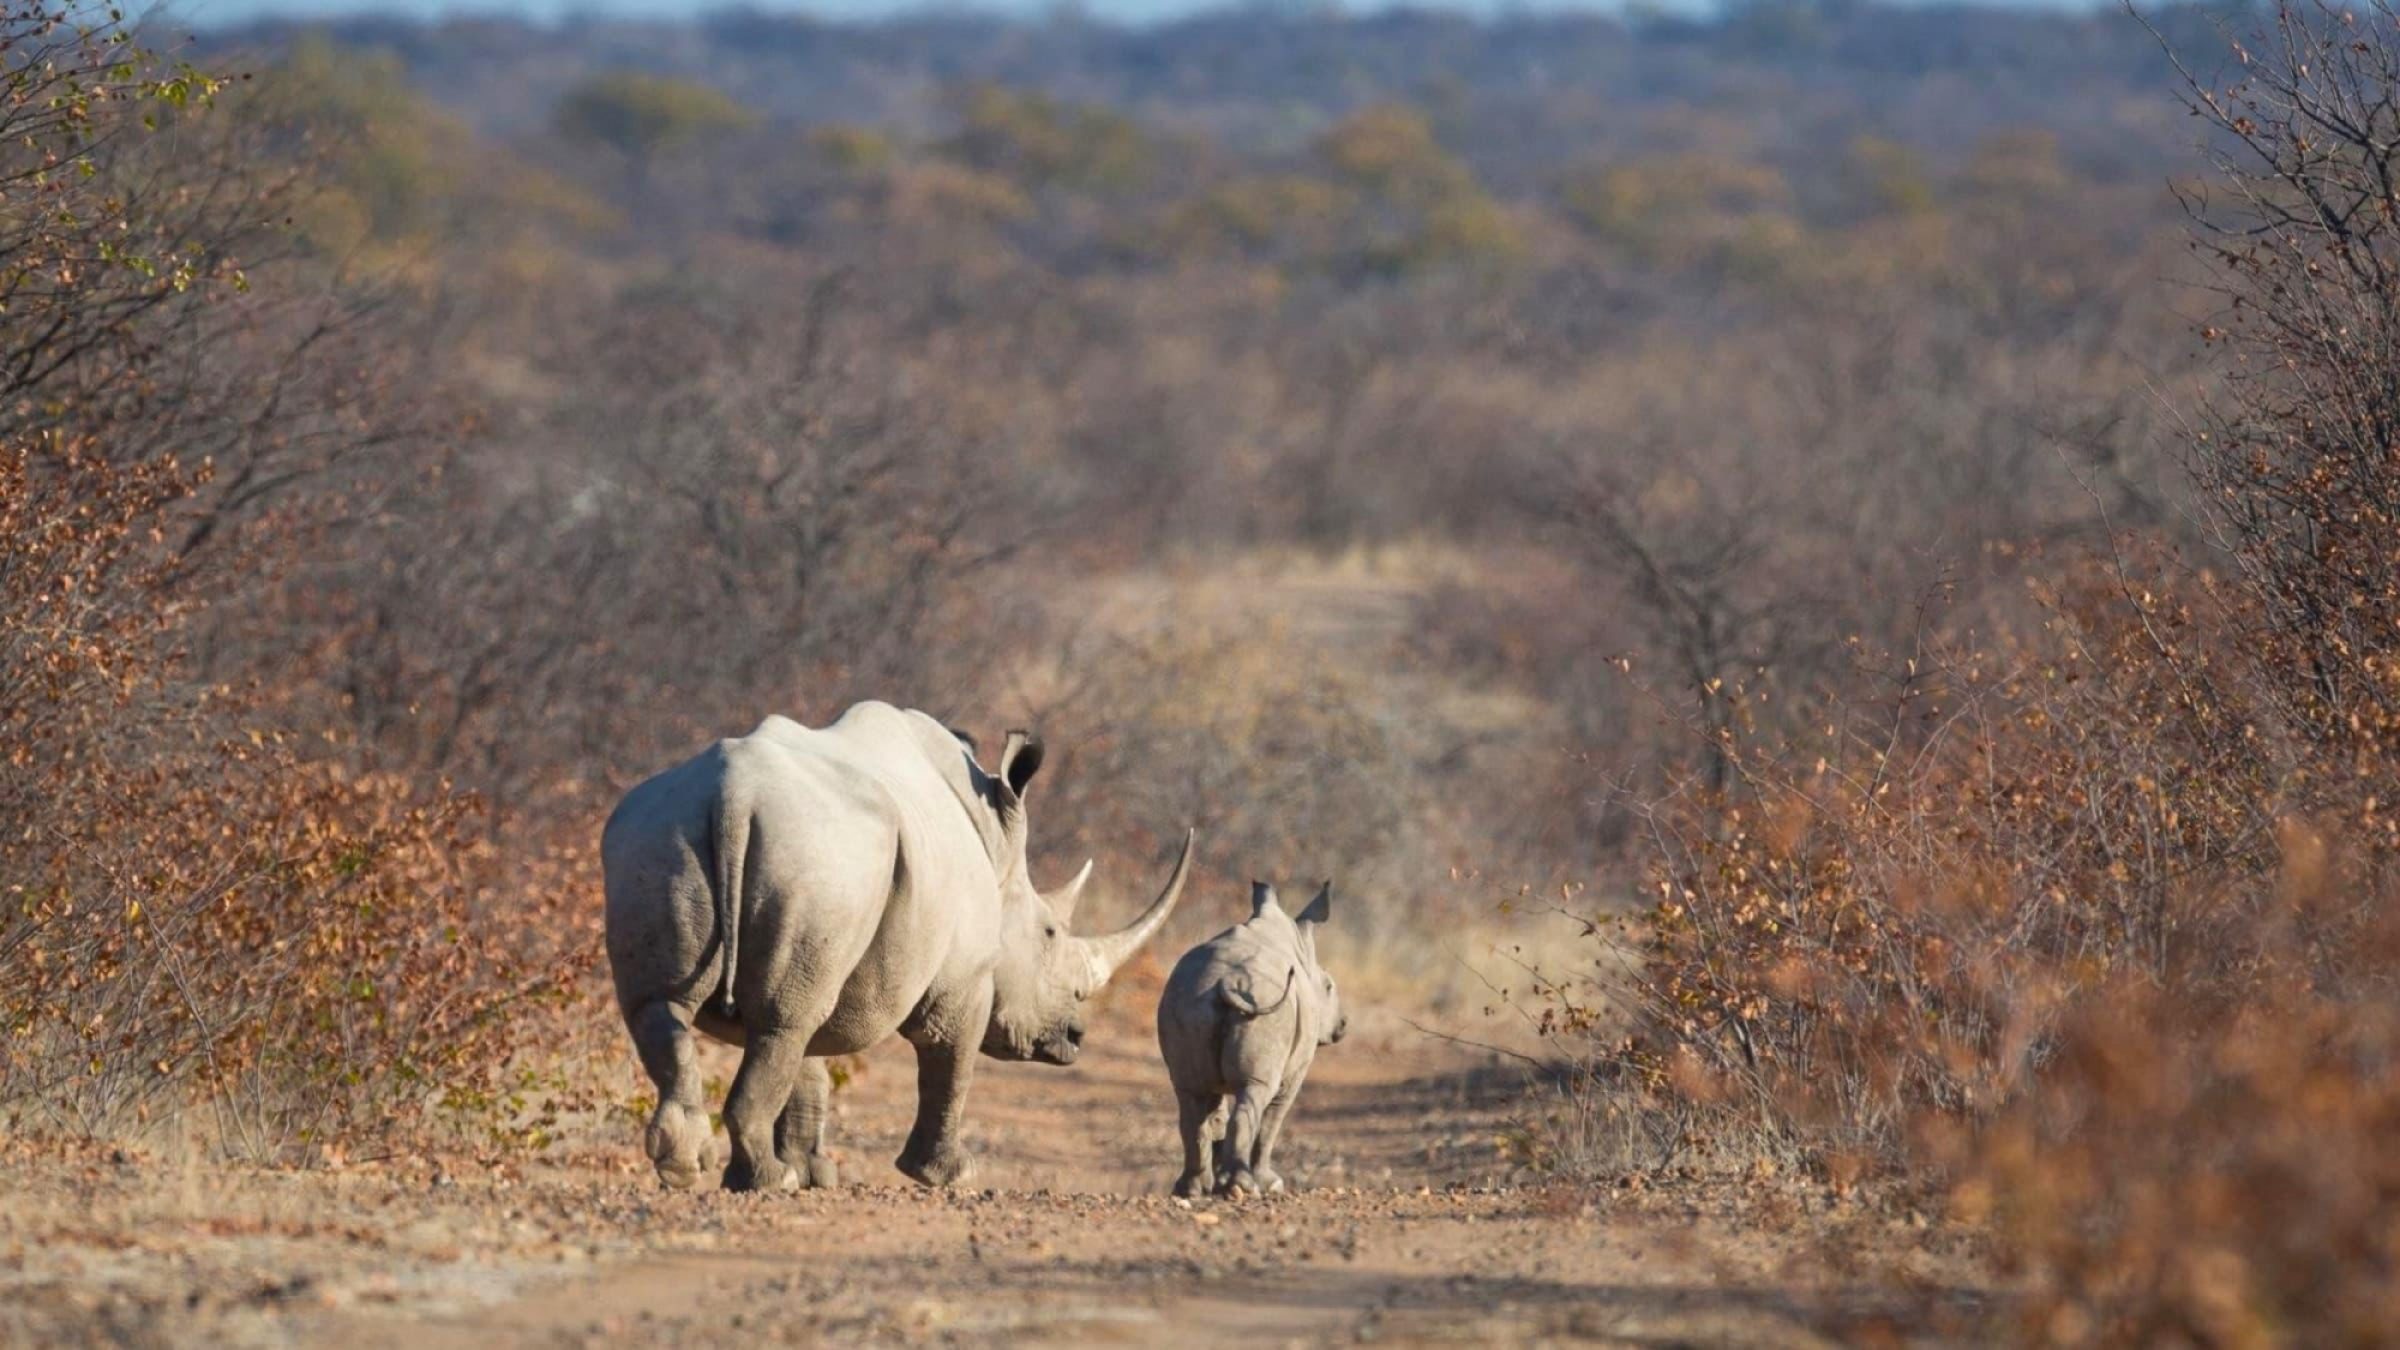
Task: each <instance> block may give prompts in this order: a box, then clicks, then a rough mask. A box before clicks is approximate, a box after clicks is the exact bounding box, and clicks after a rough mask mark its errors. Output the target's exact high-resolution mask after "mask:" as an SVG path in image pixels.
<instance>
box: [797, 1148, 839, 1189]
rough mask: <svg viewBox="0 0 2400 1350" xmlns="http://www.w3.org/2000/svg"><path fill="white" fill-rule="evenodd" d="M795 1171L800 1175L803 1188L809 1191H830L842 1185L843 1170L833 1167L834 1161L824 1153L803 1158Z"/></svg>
mask: <svg viewBox="0 0 2400 1350" xmlns="http://www.w3.org/2000/svg"><path fill="white" fill-rule="evenodd" d="M793 1170H794V1171H795V1172H797V1173H798V1174H799V1176H800V1184H801V1186H803V1187H805V1188H806V1189H808V1190H812V1191H830V1190H834V1189H836V1188H837V1187H839V1186H840V1185H841V1184H842V1173H841V1169H840V1168H838V1167H836V1166H834V1165H833V1159H831V1158H828V1157H826V1156H825V1155H824V1154H822V1153H812V1154H809V1155H808V1156H807V1157H805V1158H802V1159H801V1160H800V1163H799V1165H798V1166H796V1167H794V1168H793Z"/></svg>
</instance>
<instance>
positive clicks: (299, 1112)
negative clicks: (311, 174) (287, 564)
mask: <svg viewBox="0 0 2400 1350" xmlns="http://www.w3.org/2000/svg"><path fill="white" fill-rule="evenodd" d="M79 17H94V16H79V15H78V14H77V13H76V12H74V11H72V10H68V9H61V8H57V7H52V6H46V5H39V4H36V5H27V6H19V7H15V8H9V9H5V10H0V53H5V56H4V57H0V62H5V64H4V65H0V72H4V73H5V75H6V78H7V81H8V90H9V98H8V99H6V100H5V101H0V132H5V145H4V147H0V303H4V304H5V306H6V308H7V310H8V313H9V317H10V323H9V325H8V329H7V332H8V337H7V340H6V342H5V343H0V356H4V357H5V360H0V394H4V395H5V401H6V408H5V410H4V413H5V416H4V417H0V658H4V659H0V899H4V901H5V909H4V910H0V1027H5V1029H6V1039H5V1041H4V1042H0V1106H4V1107H5V1109H7V1110H8V1111H9V1113H10V1115H11V1117H12V1119H13V1120H14V1121H15V1122H17V1123H18V1124H20V1125H23V1124H31V1125H33V1126H35V1127H37V1128H40V1127H48V1128H64V1129H68V1130H72V1131H76V1132H79V1133H84V1134H112V1135H113V1134H124V1133H129V1132H135V1131H138V1130H140V1129H141V1128H142V1127H143V1126H144V1125H145V1124H151V1123H157V1122H159V1121H161V1119H162V1118H163V1117H168V1116H172V1115H174V1114H176V1113H178V1112H180V1111H181V1110H183V1109H184V1108H186V1107H188V1106H191V1105H194V1104H196V1103H200V1102H205V1103H206V1104H207V1105H208V1107H209V1108H210V1109H211V1110H212V1111H213V1113H214V1119H215V1123H216V1127H217V1128H216V1132H215V1142H216V1143H217V1144H218V1145H219V1146H220V1147H221V1148H223V1149H224V1150H226V1151H229V1152H232V1153H237V1154H240V1155H243V1156H247V1157H251V1158H257V1159H288V1158H292V1157H295V1156H298V1155H299V1154H300V1152H301V1151H302V1150H303V1149H304V1148H308V1147H327V1148H333V1149H337V1150H338V1149H339V1148H343V1147H357V1146H361V1145H366V1144H370V1143H377V1142H381V1143H390V1142H392V1141H394V1140H395V1139H397V1138H398V1137H399V1136H401V1135H402V1134H403V1133H404V1132H407V1131H410V1130H411V1129H412V1128H413V1127H415V1126H418V1125H421V1124H423V1123H425V1122H427V1121H428V1120H430V1119H434V1118H439V1119H443V1120H448V1121H454V1122H459V1123H462V1124H466V1125H471V1126H475V1127H493V1126H501V1125H507V1124H511V1123H514V1122H513V1120H512V1119H511V1117H512V1113H513V1108H514V1107H516V1106H517V1105H518V1104H519V1103H518V1101H517V1100H515V1099H514V1098H513V1097H512V1095H511V1094H510V1093H509V1092H508V1091H507V1090H506V1089H507V1088H508V1087H509V1086H510V1080H509V1079H508V1078H506V1077H505V1075H509V1074H512V1073H517V1072H520V1070H521V1066H519V1065H516V1064H513V1063H512V1062H511V1059H510V1056H509V1055H508V1053H507V1047H506V1043H504V1041H503V1040H502V1033H503V1031H504V1030H506V1029H507V1028H506V1027H505V1026H504V1024H503V1022H502V1018H503V1017H504V1016H510V1017H513V1016H515V1015H516V1014H517V1011H518V1007H519V1005H520V1004H522V1003H524V1002H525V1001H526V1000H529V999H533V998H536V997H539V996H542V995H545V994H547V993H549V992H551V991H553V990H555V989H557V988H558V987H559V986H560V984H561V980H560V977H559V972H558V971H557V970H554V969H552V968H551V967H552V966H553V965H554V964H555V963H556V957H555V953H556V952H558V951H559V950H561V948H559V947H555V946H553V945H552V944H551V942H550V941H549V940H548V939H549V937H550V935H551V931H552V927H556V926H550V927H545V926H544V925H542V924H540V923H539V922H535V923H534V924H532V925H531V926H530V931H531V932H532V933H533V934H534V935H535V937H534V939H533V940H530V941H529V940H527V939H526V938H525V937H523V936H521V935H518V934H500V933H496V932H493V931H492V930H491V928H490V925H489V923H488V922H487V921H486V920H485V918H484V916H483V914H482V913H481V911H482V909H483V908H484V905H485V901H484V899H483V898H482V897H481V896H480V895H479V894H478V891H477V881H478V874H479V873H480V872H481V871H482V870H483V868H484V867H485V866H486V860H484V859H483V858H482V857H481V856H480V855H478V854H477V853H476V852H474V851H473V850H471V849H468V848H465V847H463V846H462V839H461V835H460V831H459V829H458V826H459V824H460V822H461V821H462V820H463V819H464V818H465V817H466V815H467V813H468V812H469V810H470V808H471V806H472V803H471V801H469V800H468V799H466V798H463V797H460V796H458V795H456V794H454V793H452V792H451V791H450V790H449V789H448V787H447V786H446V785H428V784H413V785H412V784H408V783H403V782H398V781H394V780H391V779H387V778H379V777H375V776H371V775H362V774H359V773H356V772H352V771H349V770H347V769H345V767H344V756H343V753H342V752H343V749H344V747H342V746H340V745H338V744H333V743H331V738H329V737H318V736H301V735H298V734H295V733H294V731H293V730H292V729H291V728H290V727H288V726H286V725H284V724H283V723H281V722H280V721H279V720H278V718H277V717H276V715H275V713H274V709H275V707H276V704H277V698H278V696H279V695H280V694H281V693H282V692H283V689H284V686H285V685H287V684H288V683H289V682H292V681H296V680H298V679H300V678H302V677H303V675H304V671H303V670H302V669H301V668H300V667H301V665H302V663H301V662H299V661H296V660H295V659H294V654H292V653H284V654H282V656H281V659H280V661H279V662H278V663H276V664H275V665H274V666H273V667H272V668H271V669H270V670H269V671H268V672H267V673H269V674H271V675H272V676H273V677H274V678H273V679H272V680H267V679H260V680H233V681H228V680H219V679H210V678H205V677H203V676H202V675H200V674H199V673H198V670H199V667H198V666H197V664H196V662H195V660H194V659H193V656H192V654H191V651H190V648H191V647H192V646H193V645H194V644H195V642H196V641H197V640H198V639H199V638H200V637H201V636H203V635H204V633H205V630H203V629H202V628H200V627H199V626H198V624H197V623H196V620H197V619H198V617H199V616H200V615H201V614H202V612H203V610H204V605H203V604H202V603H201V601H202V597H201V595H200V594H199V587H197V586H196V585H193V584H191V577H192V573H191V572H190V570H189V568H188V567H187V566H185V564H187V563H188V562H189V559H190V545H191V543H192V540H193V539H194V537H195V534H196V532H197V531H198V530H200V529H202V528H204V527H205V526H206V525H207V524H209V523H211V522H221V521H222V520H224V519H226V518H228V517H227V513H228V512H229V511H231V510H233V509H235V505H234V504H233V503H232V502H230V501H229V497H228V493H229V489H228V488H227V487H226V486H225V485H223V484H222V483H212V481H211V480H212V478H213V477H214V475H213V473H212V466H211V465H210V464H209V462H208V461H207V460H205V459H197V457H187V458H186V459H185V460H183V461H181V462H179V460H178V458H177V457H176V455H175V454H174V453H173V451H174V449H175V448H177V447H182V446H192V445H197V446H201V447H208V448H229V449H230V448H241V447H239V446H237V445H236V442H239V441H242V440H244V438H248V439H249V440H250V441H254V442H255V444H256V445H258V446H271V445H273V444H275V443H277V442H279V441H281V440H286V439H288V440H296V441H312V442H313V441H319V440H325V439H328V438H327V437H326V436H324V435H323V431H324V428H322V427H321V426H319V425H318V424H317V423H315V422H312V421H307V420H304V419H306V418H307V417H309V416H310V413H311V408H310V407H309V406H308V405H306V404H305V403H304V402H303V401H300V400H294V401H293V402H292V403H291V404H290V405H286V404H285V403H284V402H283V401H282V400H281V399H280V398H279V397H278V396H276V394H277V390H278V389H280V388H281V386H280V385H269V386H267V387H266V388H265V390H264V394H265V397H263V399H262V401H261V403H260V404H259V405H258V406H256V407H252V408H248V409H246V410H245V411H244V413H243V416H244V417H245V418H247V419H248V420H247V421H245V422H244V423H243V427H244V430H243V431H242V432H241V433H240V434H239V435H237V436H232V437H229V436H227V435H226V434H225V433H224V432H223V430H222V427H221V426H220V425H219V421H220V419H219V418H218V417H217V414H218V413H220V412H221V411H222V409H221V408H220V407H219V405H218V404H217V403H215V402H212V401H210V395H211V394H212V392H221V390H219V388H218V385H216V384H212V383H211V380H214V379H217V378H218V377H221V376H227V375H228V374H229V372H227V371H225V370H221V369H220V370H217V371H216V372H215V373H214V374H213V375H209V376H206V377H203V376H202V375H200V374H197V373H196V372H198V371H199V370H200V367H201V366H202V365H204V364H205V362H203V361H201V360H200V358H199V357H197V356H196V355H195V347H196V345H198V344H202V343H203V342H204V339H205V336H206V334H207V332H208V331H210V330H208V329H206V328H205V327H203V326H200V325H198V324H196V322H195V321H194V317H193V316H194V315H195V314H196V313H197V312H199V311H200V309H202V308H204V307H205V304H206V302H208V301H209V300H210V299H212V298H215V295H216V293H218V292H224V291H230V290H232V289H236V288H237V287H235V286H232V285H219V284H216V283H238V282H241V281H242V278H243V273H242V272H241V270H240V268H239V267H238V266H237V265H236V264H235V262H234V261H233V259H232V258H231V257H230V256H228V255H227V253H226V252H225V251H224V247H223V246H224V245H225V244H226V243H227V242H228V241H229V240H231V239H233V238H236V237H238V236H239V235H240V233H241V231H242V230H243V229H244V228H246V224H245V223H244V222H242V221H241V220H240V219H239V217H241V216H242V215H243V214H244V213H245V212H246V211H247V209H248V207H249V205H251V204H254V203H255V202H256V201H257V200H258V195H257V194H258V192H259V191H261V190H263V189H262V188H261V183H260V181H253V180H250V179H245V178H243V177H241V176H239V175H238V174H236V175H232V176H223V177H219V178H215V179H209V178H206V177H205V176H203V177H198V178H194V177H190V176H179V175H178V174H176V173H170V172H167V171H166V166H165V165H164V164H163V163H162V161H164V160H169V159H172V158H174V157H173V156H172V155H168V154H162V153H154V152H153V151H152V149H151V148H150V147H147V146H146V145H145V144H144V143H143V137H144V136H145V135H146V134H147V133H146V131H145V128H146V127H148V126H149V125H151V124H153V123H158V122H173V121H175V120H176V119H178V118H180V117H183V116H186V115H191V114H196V113H197V111H198V107H197V105H199V104H203V103H205V102H206V100H207V98H208V96H209V95H210V94H211V93H213V91H214V89H215V88H216V85H215V82H214V81H211V80H209V79H206V78H204V77H202V76H199V75H197V74H194V73H192V72H189V71H177V70H167V69H163V68H159V67H156V66H154V65H152V64H151V63H149V62H148V61H147V60H146V58H144V57H143V56H142V55H141V54H140V53H138V52H136V51H134V50H133V49H132V47H131V46H130V44H129V43H128V42H127V41H126V39H125V37H124V35H123V34H122V33H121V31H119V30H117V29H116V28H115V27H114V26H113V24H112V23H111V22H98V23H95V24H92V25H89V26H79V25H78V24H77V22H76V20H77V19H78V18H79ZM208 164H209V167H208V171H209V172H219V171H220V170H222V171H224V172H225V173H228V174H231V171H230V170H227V169H225V166H223V165H222V164H219V163H218V162H216V161H213V160H212V161H209V162H208ZM184 167H186V168H189V167H191V166H190V165H188V164H187V165H185V166H184ZM268 364H270V365H272V364H273V362H272V361H271V360H270V361H269V362H268ZM231 373H235V374H238V373H239V372H231ZM287 409H288V410H287ZM253 448H255V447H253ZM195 459H197V466H196V467H195V466H194V461H195ZM262 466H263V467H262ZM262 473H263V475H264V477H265V478H267V479H269V480H274V481H284V480H288V479H291V478H293V477H295V476H298V475H296V474H295V472H294V468H293V465H292V464H291V463H289V462H280V461H279V462H275V463H267V462H266V461H263V460H261V459H259V458H257V457H255V456H253V455H251V454H249V453H248V450H246V449H245V450H244V453H243V454H242V456H241V457H239V458H237V459H236V460H235V461H234V463H233V464H232V466H231V474H232V476H233V478H234V480H235V482H234V485H233V486H234V487H235V488H242V489H245V490H246V489H248V488H249V487H250V486H252V485H251V484H249V483H247V482H245V481H244V480H248V479H251V478H253V477H256V476H259V475H261V474H262ZM259 490H261V491H263V490H264V489H263V488H262V489H259ZM293 523H294V522H293V521H291V520H290V519H284V520H282V521H281V522H280V525H281V527H282V532H281V533H280V534H279V533H278V530H277V528H276V527H277V525H278V524H279V522H278V521H277V519H276V518H275V517H273V516H271V515H266V514H261V515H259V516H257V517H256V518H255V519H254V520H253V521H252V522H251V524H250V527H249V528H247V529H245V531H244V536H243V545H244V548H245V550H246V552H247V557H246V559H245V563H246V566H245V569H244V570H245V573H246V574H247V575H248V576H251V577H256V576H260V575H264V574H268V573H271V572H272V570H273V567H274V564H275V563H276V562H277V561H278V560H279V559H281V558H283V557H284V556H285V555H286V554H288V552H289V549H290V547H291V545H292V543H293V538H292V537H291V536H292V530H291V526H292V524H293ZM559 936H560V937H561V939H562V940H565V936H566V935H565V933H563V932H562V933H560V934H559Z"/></svg>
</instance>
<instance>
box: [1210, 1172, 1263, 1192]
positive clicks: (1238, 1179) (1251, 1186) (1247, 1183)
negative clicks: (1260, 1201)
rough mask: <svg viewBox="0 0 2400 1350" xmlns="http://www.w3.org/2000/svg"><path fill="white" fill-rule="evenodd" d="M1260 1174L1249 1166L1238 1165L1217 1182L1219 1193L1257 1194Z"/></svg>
mask: <svg viewBox="0 0 2400 1350" xmlns="http://www.w3.org/2000/svg"><path fill="white" fill-rule="evenodd" d="M1258 1193H1259V1184H1258V1174H1257V1173H1255V1172H1253V1171H1251V1170H1250V1169H1249V1168H1247V1167H1236V1168H1234V1169H1233V1170H1232V1171H1230V1172H1227V1173H1226V1174H1225V1176H1224V1179H1222V1180H1220V1181H1219V1182H1218V1183H1217V1194H1219V1195H1257V1194H1258Z"/></svg>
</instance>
